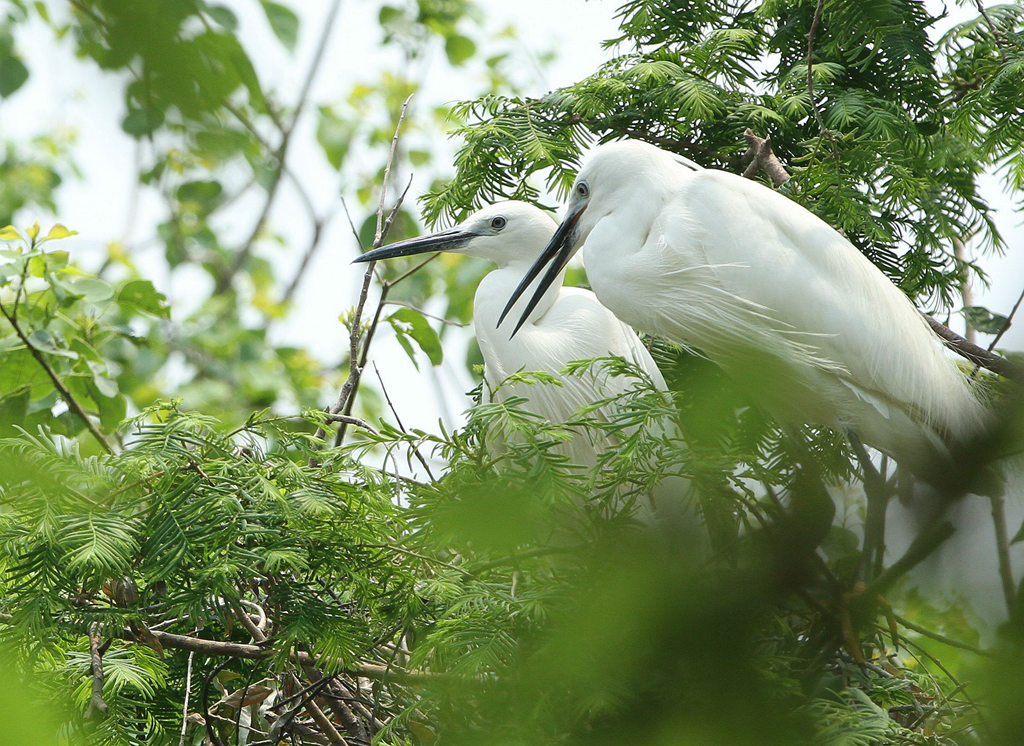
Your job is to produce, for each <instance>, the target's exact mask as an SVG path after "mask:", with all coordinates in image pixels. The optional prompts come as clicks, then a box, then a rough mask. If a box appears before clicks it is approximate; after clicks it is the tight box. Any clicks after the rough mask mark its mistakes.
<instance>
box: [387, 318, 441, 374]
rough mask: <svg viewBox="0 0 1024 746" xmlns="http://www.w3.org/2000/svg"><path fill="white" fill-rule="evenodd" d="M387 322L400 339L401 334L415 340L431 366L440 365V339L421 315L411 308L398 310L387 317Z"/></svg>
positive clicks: (407, 350)
mask: <svg viewBox="0 0 1024 746" xmlns="http://www.w3.org/2000/svg"><path fill="white" fill-rule="evenodd" d="M388 321H389V322H390V323H391V326H393V327H394V328H395V331H396V332H398V333H399V337H400V338H401V336H402V335H403V334H407V335H408V336H410V337H411V338H412V339H413V340H415V342H416V344H417V345H419V348H420V349H421V350H423V352H424V353H425V354H426V356H427V357H428V358H429V359H430V363H431V364H432V365H440V364H441V361H442V360H444V350H443V349H442V348H441V338H440V337H438V336H437V332H436V331H434V328H433V327H432V326H431V325H430V324H429V323H427V320H426V318H424V316H423V314H421V313H420V312H419V311H414V310H413V309H411V308H400V309H398V310H397V311H395V312H394V313H393V314H391V316H389V317H388ZM403 347H405V345H403ZM406 352H409V349H408V347H406Z"/></svg>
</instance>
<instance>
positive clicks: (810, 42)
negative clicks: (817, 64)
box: [807, 0, 828, 133]
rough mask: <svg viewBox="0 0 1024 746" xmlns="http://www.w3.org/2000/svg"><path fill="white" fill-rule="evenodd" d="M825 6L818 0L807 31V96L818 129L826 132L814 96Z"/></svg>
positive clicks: (823, 2) (823, 1) (823, 0)
mask: <svg viewBox="0 0 1024 746" xmlns="http://www.w3.org/2000/svg"><path fill="white" fill-rule="evenodd" d="M824 7H825V0H818V5H817V6H816V7H815V8H814V17H813V18H811V28H810V30H809V31H808V32H807V97H808V98H809V99H810V101H811V112H812V113H813V114H814V121H816V122H817V123H818V129H819V130H820V131H821V132H822V133H824V132H827V131H828V130H827V129H826V127H825V121H824V120H823V119H822V118H821V111H820V110H819V109H818V102H817V100H816V99H815V97H814V40H815V38H816V37H817V35H818V28H819V27H820V26H821V11H822V8H824Z"/></svg>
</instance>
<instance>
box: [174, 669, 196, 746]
mask: <svg viewBox="0 0 1024 746" xmlns="http://www.w3.org/2000/svg"><path fill="white" fill-rule="evenodd" d="M195 655H196V651H194V650H192V651H189V654H188V664H187V666H186V667H185V704H183V705H182V707H181V736H180V737H179V738H178V746H185V730H186V729H187V728H188V699H189V695H190V694H191V693H192V691H191V690H192V660H193V659H194V658H195Z"/></svg>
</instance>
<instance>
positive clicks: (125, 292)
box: [117, 280, 171, 319]
mask: <svg viewBox="0 0 1024 746" xmlns="http://www.w3.org/2000/svg"><path fill="white" fill-rule="evenodd" d="M117 302H118V303H120V304H121V305H122V306H130V307H131V308H133V309H135V310H138V311H142V312H143V313H148V314H152V315H154V316H159V317H161V318H164V319H166V318H170V315H171V309H170V308H169V307H168V306H167V296H165V295H164V294H163V293H161V292H160V291H158V290H157V289H156V288H154V287H153V283H152V282H150V281H149V280H131V281H129V282H127V283H125V285H124V287H122V288H121V291H120V292H119V293H118V294H117Z"/></svg>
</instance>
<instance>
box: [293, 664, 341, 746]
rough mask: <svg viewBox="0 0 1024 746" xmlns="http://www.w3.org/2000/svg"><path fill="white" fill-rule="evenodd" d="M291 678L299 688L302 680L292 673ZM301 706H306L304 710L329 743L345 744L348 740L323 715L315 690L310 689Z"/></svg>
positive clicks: (338, 745) (337, 745)
mask: <svg viewBox="0 0 1024 746" xmlns="http://www.w3.org/2000/svg"><path fill="white" fill-rule="evenodd" d="M291 678H292V681H293V683H294V684H295V686H297V687H298V688H300V689H301V688H302V682H301V681H299V679H298V677H296V676H295V675H294V674H293V675H292V676H291ZM302 706H303V707H305V708H306V712H308V713H309V714H310V715H311V716H312V718H313V721H314V722H315V723H316V724H317V727H318V728H320V731H321V732H322V733H323V734H324V735H325V736H327V740H328V741H329V742H330V743H332V744H336V746H347V744H348V741H346V740H345V739H344V738H342V736H341V734H340V733H338V729H337V728H335V727H334V723H332V722H331V721H330V719H329V718H328V717H327V716H326V715H324V711H323V710H321V709H320V706H319V705H318V704H317V703H316V691H311V692H310V693H309V695H308V696H307V697H306V699H305V701H304V702H303V703H302Z"/></svg>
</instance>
